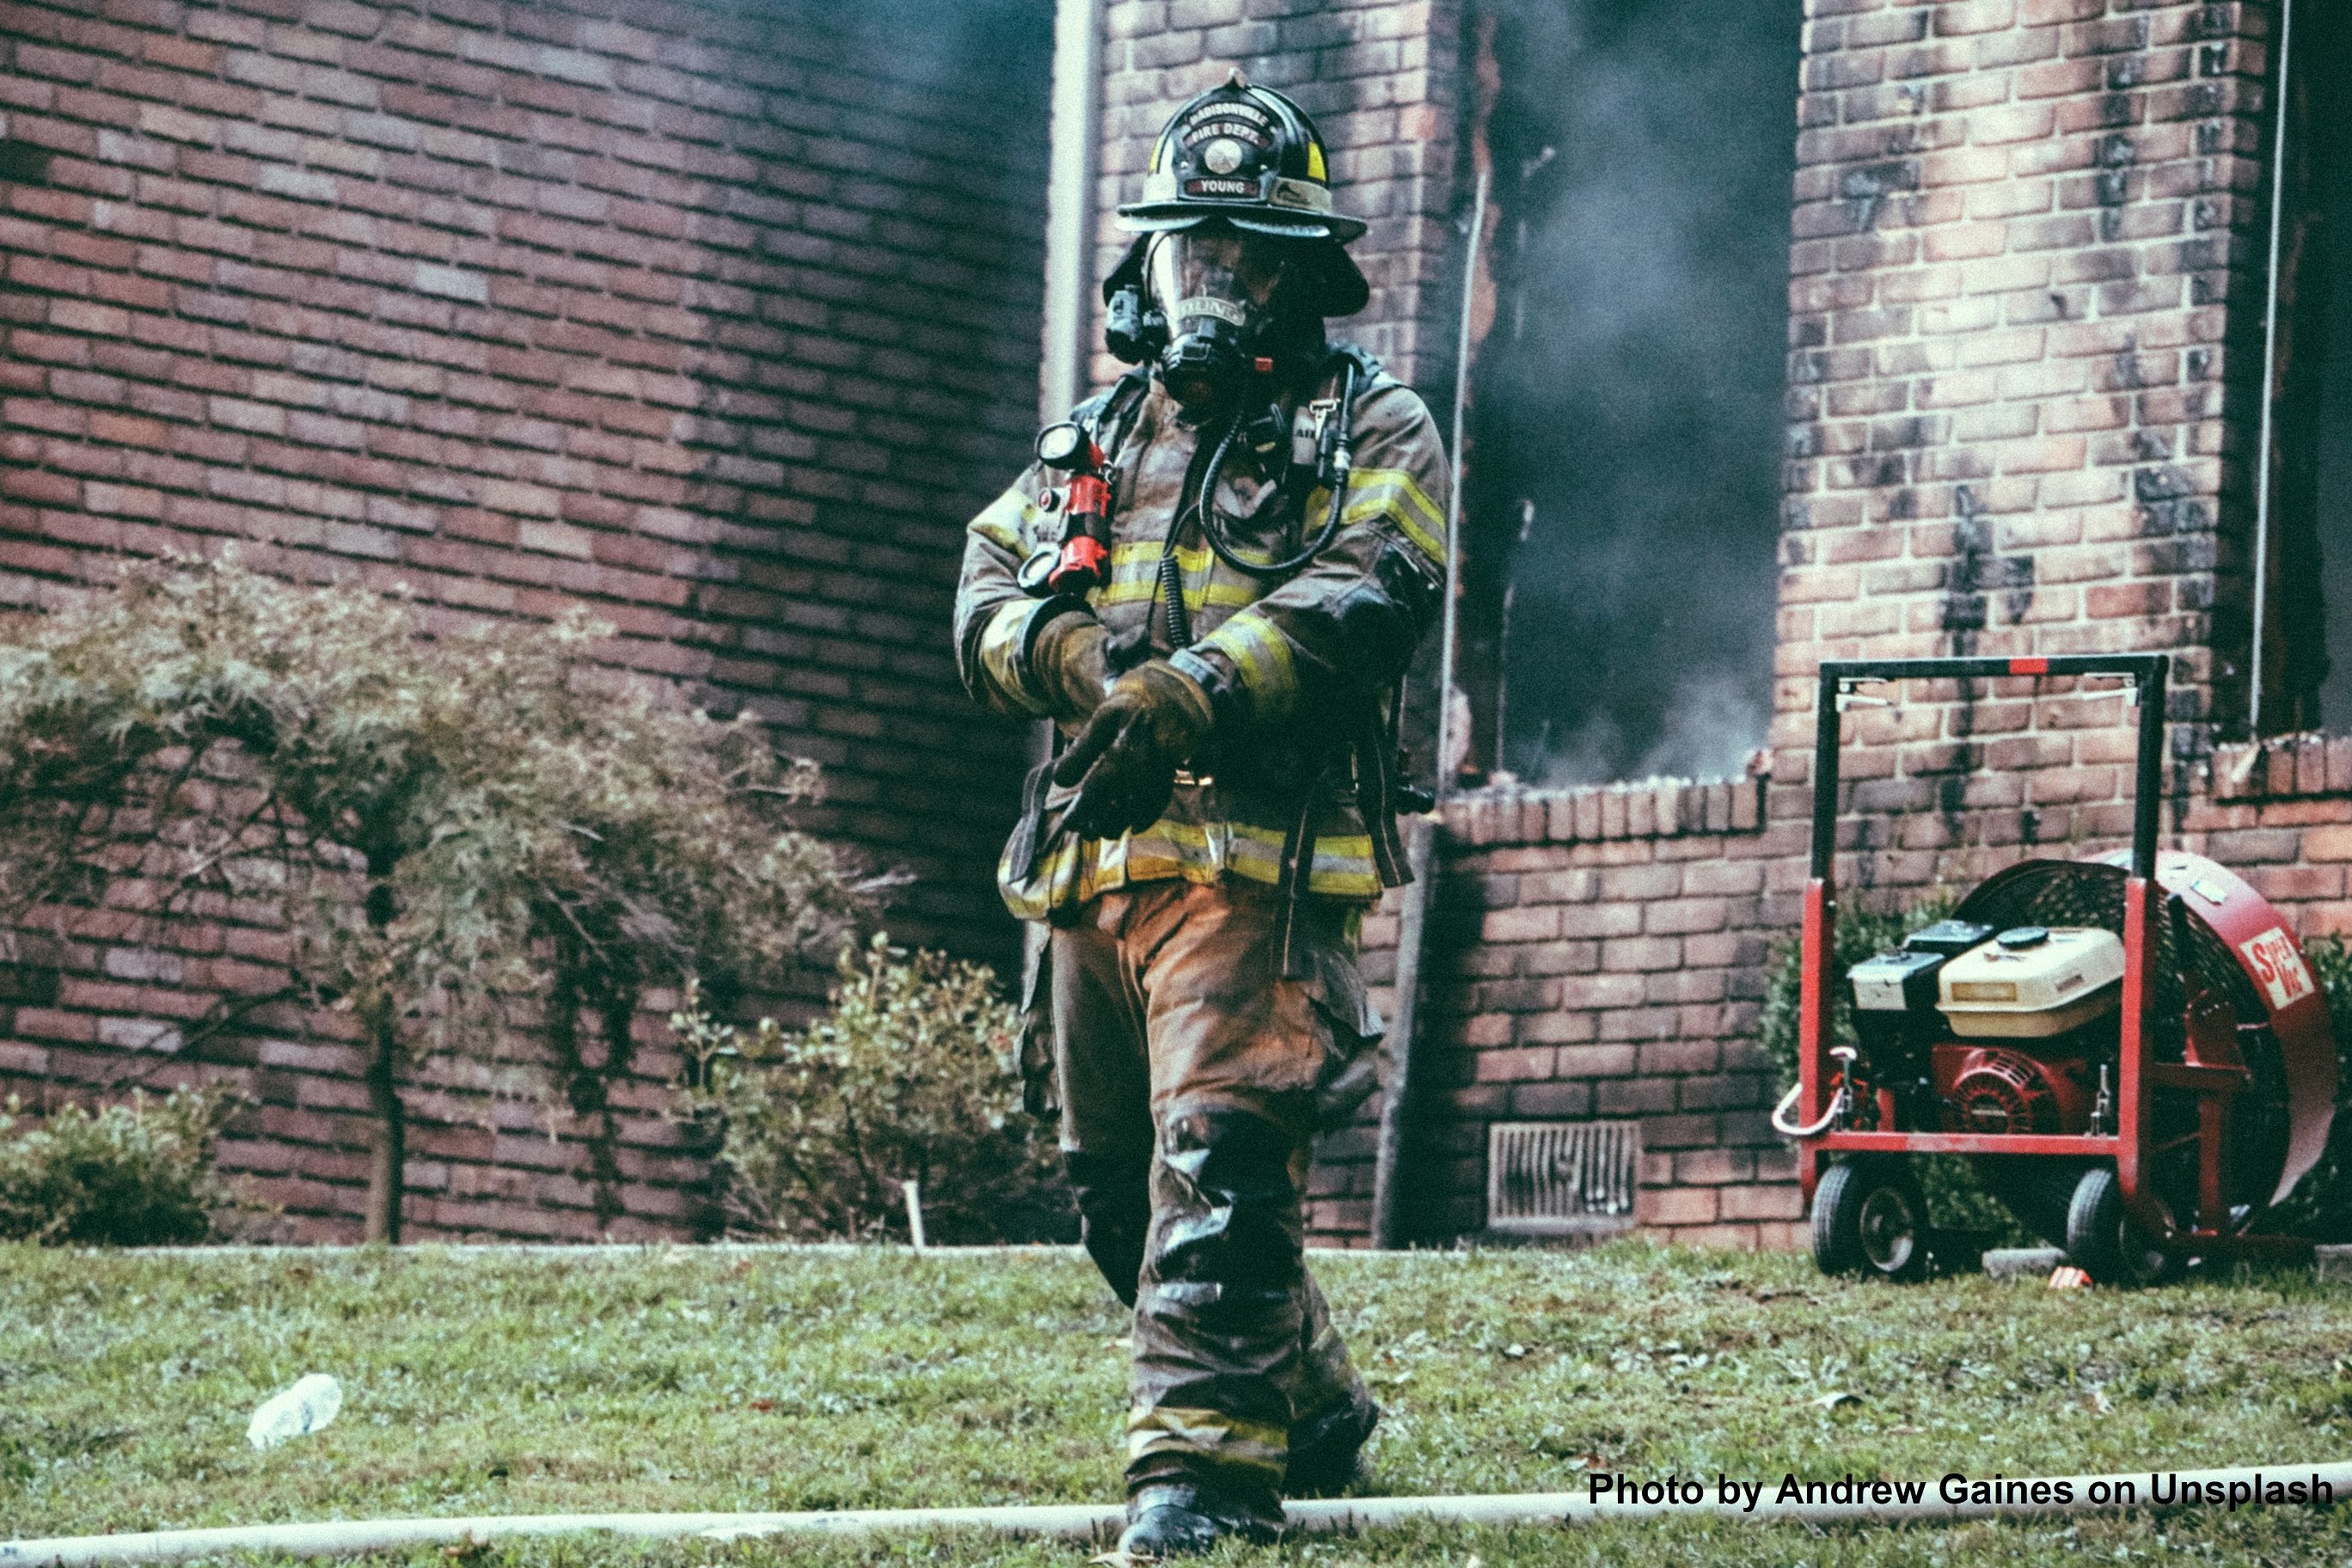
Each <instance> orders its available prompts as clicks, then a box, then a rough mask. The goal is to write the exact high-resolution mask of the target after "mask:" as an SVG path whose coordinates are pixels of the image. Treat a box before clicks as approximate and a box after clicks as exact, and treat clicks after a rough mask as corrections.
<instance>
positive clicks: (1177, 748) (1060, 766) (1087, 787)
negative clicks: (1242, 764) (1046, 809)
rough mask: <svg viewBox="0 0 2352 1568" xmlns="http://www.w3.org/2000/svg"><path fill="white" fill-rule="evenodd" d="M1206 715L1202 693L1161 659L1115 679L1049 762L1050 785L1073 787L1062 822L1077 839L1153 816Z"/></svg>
mask: <svg viewBox="0 0 2352 1568" xmlns="http://www.w3.org/2000/svg"><path fill="white" fill-rule="evenodd" d="M1213 717H1214V715H1213V710H1211V708H1210V706H1209V694H1208V693H1207V692H1205V691H1203V690H1202V689H1201V686H1200V683H1199V682H1198V681H1196V680H1194V679H1192V677H1190V676H1188V675H1186V674H1184V673H1183V672H1182V671H1181V670H1179V669H1177V668H1175V667H1174V666H1172V665H1171V664H1170V663H1169V662H1168V661H1167V660H1166V659H1161V658H1155V659H1152V660H1150V662H1149V663H1146V664H1140V665H1138V666H1136V668H1133V669H1130V670H1129V671H1128V672H1127V673H1126V674H1125V675H1122V676H1120V677H1119V678H1118V679H1117V680H1115V681H1113V682H1112V683H1111V688H1110V691H1109V694H1108V695H1107V696H1106V697H1104V699H1103V700H1102V705H1101V706H1100V707H1098V708H1097V709H1096V710H1094V713H1093V715H1092V717H1090V718H1088V719H1087V724H1086V728H1085V729H1083V730H1080V731H1078V738H1077V739H1076V740H1075V741H1073V742H1070V749H1069V750H1068V751H1066V752H1063V753H1062V756H1061V760H1060V761H1058V762H1057V763H1055V764H1054V782H1055V784H1060V785H1061V786H1062V787H1063V788H1065V789H1067V788H1070V787H1072V786H1074V785H1075V786H1076V789H1077V792H1078V798H1077V799H1076V800H1075V801H1073V802H1071V803H1070V809H1069V814H1068V816H1066V817H1065V818H1064V819H1063V820H1064V825H1065V826H1066V827H1067V828H1068V829H1069V830H1070V831H1071V832H1073V833H1075V834H1076V835H1077V836H1078V837H1081V838H1116V837H1118V836H1119V835H1120V834H1122V833H1134V832H1140V831H1142V830H1143V829H1144V828H1147V827H1149V826H1151V825H1152V824H1153V823H1155V822H1157V821H1159V820H1160V816H1161V815H1162V814H1163V813H1165V812H1166V811H1167V809H1168V803H1169V801H1170V800H1171V799H1173V798H1174V797H1175V794H1176V770H1177V769H1178V768H1180V767H1182V766H1183V765H1184V763H1187V762H1188V761H1190V760H1191V759H1192V754H1193V752H1195V751H1197V750H1198V749H1199V748H1200V746H1201V744H1202V742H1204V741H1206V740H1207V739H1208V737H1209V728H1210V725H1211V723H1212V721H1213Z"/></svg>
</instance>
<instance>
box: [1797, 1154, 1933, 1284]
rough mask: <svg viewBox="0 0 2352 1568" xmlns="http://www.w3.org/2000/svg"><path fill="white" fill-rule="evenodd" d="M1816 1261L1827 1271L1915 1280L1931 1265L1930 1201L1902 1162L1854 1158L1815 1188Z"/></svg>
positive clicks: (1824, 1175)
mask: <svg viewBox="0 0 2352 1568" xmlns="http://www.w3.org/2000/svg"><path fill="white" fill-rule="evenodd" d="M1813 1262H1814V1263H1815V1264H1816V1265H1817V1266H1819V1268H1821V1271H1822V1273H1824V1274H1862V1275H1872V1276H1875V1277H1877V1278H1879V1279H1917V1278H1918V1277H1919V1276H1920V1274H1921V1273H1923V1272H1924V1271H1925V1270H1926V1268H1927V1198H1926V1197H1925V1196H1924V1195H1923V1194H1921V1193H1920V1191H1919V1184H1918V1182H1917V1181H1916V1180H1915V1179H1913V1177H1912V1174H1911V1171H1910V1167H1909V1166H1907V1165H1906V1164H1904V1163H1901V1162H1900V1161H1890V1160H1850V1161H1848V1162H1846V1163H1844V1164H1843V1165H1832V1166H1831V1167H1830V1168H1829V1169H1828V1170H1827V1171H1824V1172H1822V1179H1821V1184H1819V1185H1818V1186H1816V1187H1815V1188H1814V1189H1813Z"/></svg>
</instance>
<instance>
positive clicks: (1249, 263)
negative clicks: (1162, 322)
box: [1151, 228, 1283, 331]
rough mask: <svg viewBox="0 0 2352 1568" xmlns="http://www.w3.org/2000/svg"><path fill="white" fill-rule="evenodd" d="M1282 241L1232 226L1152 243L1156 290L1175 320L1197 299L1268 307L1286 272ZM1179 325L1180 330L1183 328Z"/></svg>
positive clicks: (1243, 306) (1187, 231)
mask: <svg viewBox="0 0 2352 1568" xmlns="http://www.w3.org/2000/svg"><path fill="white" fill-rule="evenodd" d="M1282 263H1283V253H1282V242H1281V241H1280V240H1277V239H1275V238H1273V237H1271V236H1267V235H1258V234H1236V233H1234V231H1233V230H1231V229H1220V228H1200V229H1185V230H1181V231H1180V232H1178V233H1175V234H1171V235H1168V236H1165V237H1162V238H1161V239H1160V243H1159V244H1158V245H1156V246H1154V247H1152V252H1151V290H1152V294H1153V296H1154V298H1155V299H1157V300H1158V301H1159V303H1160V309H1161V310H1163V311H1164V312H1166V314H1167V316H1168V320H1169V321H1170V323H1171V326H1172V325H1174V324H1175V323H1176V322H1177V320H1178V318H1179V317H1180V316H1181V315H1182V314H1184V313H1185V312H1184V310H1183V306H1184V303H1185V302H1186V301H1187V300H1203V299H1205V300H1221V301H1223V303H1225V304H1227V305H1230V306H1233V307H1234V308H1235V309H1237V310H1245V309H1248V308H1250V307H1253V306H1255V307H1258V308H1263V307H1264V306H1265V304H1266V303H1267V302H1268V301H1270V300H1272V299H1273V298H1274V289H1275V285H1276V282H1277V281H1279V280H1280V279H1281V276H1282ZM1178 330H1180V331H1181V327H1180V328H1178Z"/></svg>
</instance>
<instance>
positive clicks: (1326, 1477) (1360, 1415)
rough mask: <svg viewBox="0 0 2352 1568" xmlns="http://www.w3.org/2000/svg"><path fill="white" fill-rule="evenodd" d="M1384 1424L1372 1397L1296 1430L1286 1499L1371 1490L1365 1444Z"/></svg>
mask: <svg viewBox="0 0 2352 1568" xmlns="http://www.w3.org/2000/svg"><path fill="white" fill-rule="evenodd" d="M1380 1418H1381V1407H1380V1405H1378V1404H1377V1403H1375V1402H1374V1400H1373V1399H1372V1397H1371V1396H1370V1394H1359V1395H1358V1396H1357V1397H1356V1398H1354V1399H1351V1400H1347V1401H1345V1402H1343V1403H1341V1404H1339V1405H1333V1406H1332V1407H1331V1408H1330V1409H1329V1410H1328V1411H1326V1412H1324V1413H1323V1414H1321V1415H1316V1416H1314V1417H1312V1418H1310V1419H1308V1420H1306V1421H1302V1422H1300V1423H1299V1424H1298V1425H1297V1426H1294V1427H1292V1428H1291V1432H1290V1463H1289V1467H1288V1468H1286V1469H1285V1470H1284V1472H1283V1477H1282V1495H1283V1496H1285V1497H1338V1496H1339V1494H1340V1493H1342V1492H1347V1491H1356V1490H1360V1489H1363V1488H1365V1487H1368V1486H1370V1485H1371V1482H1372V1468H1371V1466H1370V1464H1368V1463H1367V1462H1366V1461H1365V1459H1364V1452H1363V1450H1364V1442H1365V1439H1367V1438H1369V1437H1370V1436H1371V1435H1372V1428H1373V1426H1376V1425H1378V1424H1379V1422H1380Z"/></svg>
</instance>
